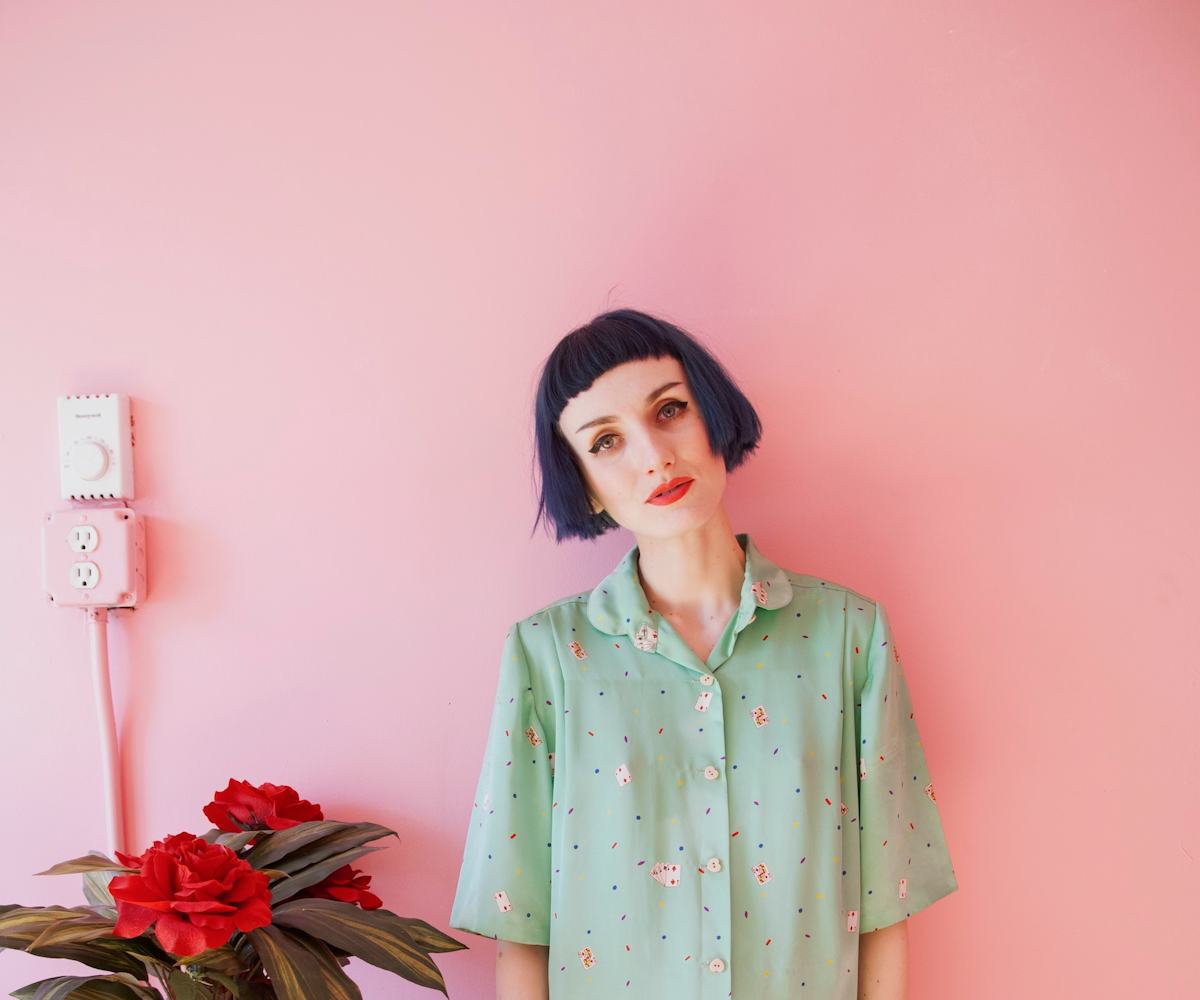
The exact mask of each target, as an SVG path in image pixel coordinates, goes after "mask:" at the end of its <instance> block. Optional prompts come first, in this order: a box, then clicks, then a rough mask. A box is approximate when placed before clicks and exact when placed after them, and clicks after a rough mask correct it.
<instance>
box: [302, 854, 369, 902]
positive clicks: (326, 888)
mask: <svg viewBox="0 0 1200 1000" xmlns="http://www.w3.org/2000/svg"><path fill="white" fill-rule="evenodd" d="M370 884H371V876H370V875H365V874H363V873H362V872H361V871H359V870H358V869H357V868H351V867H350V866H349V865H342V867H341V868H339V869H338V870H337V871H335V872H330V874H329V875H327V876H326V877H325V878H324V879H322V880H321V881H320V882H318V883H317V884H316V885H310V886H308V888H306V889H301V890H300V891H299V892H298V893H296V896H297V897H299V896H316V897H319V898H321V899H336V900H338V901H340V902H343V903H357V904H358V905H359V906H361V907H362V908H363V909H364V910H377V909H379V907H381V906H383V900H382V899H380V898H379V897H378V896H376V895H375V893H373V892H370V891H368V889H367V886H369V885H370Z"/></svg>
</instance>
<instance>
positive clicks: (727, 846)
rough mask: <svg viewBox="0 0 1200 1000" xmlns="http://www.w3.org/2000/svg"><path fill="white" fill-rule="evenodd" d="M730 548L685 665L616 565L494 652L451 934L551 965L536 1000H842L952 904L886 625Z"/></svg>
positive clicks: (633, 570) (874, 609) (849, 999)
mask: <svg viewBox="0 0 1200 1000" xmlns="http://www.w3.org/2000/svg"><path fill="white" fill-rule="evenodd" d="M737 538H738V542H739V544H740V545H741V546H742V548H743V550H744V551H745V553H746V573H745V579H744V582H743V588H742V595H741V603H740V605H739V607H738V610H737V611H736V612H735V613H734V615H733V617H732V618H731V619H730V621H729V622H728V624H727V625H726V628H725V631H724V633H723V635H722V636H721V637H720V639H718V641H717V643H716V645H715V646H714V648H713V650H712V653H711V654H710V655H709V657H708V660H707V661H701V660H700V659H699V657H698V656H697V655H696V654H695V653H694V652H693V651H692V650H691V649H690V648H689V647H688V646H687V645H686V643H684V641H683V640H682V638H681V637H680V636H679V635H678V634H677V633H676V632H675V631H674V629H673V628H672V627H671V625H670V623H669V622H668V621H666V620H665V619H663V618H662V617H661V616H660V615H658V614H657V613H654V612H652V611H651V610H650V609H649V606H648V604H647V601H646V597H645V594H644V592H643V591H642V588H641V584H640V582H639V579H638V575H637V552H638V550H637V547H636V546H635V547H633V548H632V549H630V550H629V551H628V552H627V553H626V554H625V556H624V557H623V558H622V559H621V561H620V562H619V563H618V564H617V566H616V568H615V569H614V570H613V571H612V573H610V574H609V575H608V576H607V577H605V579H604V580H602V581H601V582H600V583H599V584H598V585H597V586H596V587H595V588H594V589H593V590H591V591H589V592H588V593H586V594H581V595H578V596H572V597H567V598H563V599H562V600H559V601H556V602H554V603H553V604H550V605H548V606H547V607H545V608H543V609H541V610H540V611H537V612H535V613H534V614H532V615H529V616H527V617H526V618H523V619H521V620H520V621H518V622H516V623H515V624H514V625H513V627H512V628H511V629H510V630H509V632H508V634H507V636H506V637H505V640H504V649H503V652H502V656H501V662H500V671H499V678H498V682H497V684H496V688H495V700H494V703H493V708H492V717H491V723H490V730H489V733H488V737H487V742H486V745H485V749H484V756H483V763H482V767H481V769H480V772H479V781H478V784H477V786H476V790H475V796H474V801H473V806H472V809H471V818H470V823H469V826H468V829H467V837H466V844H465V847H464V850H463V856H462V866H461V870H460V873H459V879H458V886H457V890H456V893H455V897H454V902H453V905H452V909H451V914H450V920H449V926H450V927H452V928H455V929H458V930H465V931H470V932H473V933H476V934H481V935H484V936H487V937H492V938H504V939H507V940H511V941H519V942H525V943H529V944H543V945H549V949H550V966H549V973H550V997H551V1000H583V998H595V1000H612V998H614V997H620V996H625V997H630V998H641V997H646V996H654V997H655V1000H676V998H678V1000H684V998H687V1000H694V998H701V1000H728V998H730V997H735V996H736V997H755V998H761V1000H783V998H785V997H787V998H792V997H796V996H805V997H810V998H814V1000H855V998H856V997H857V989H858V987H857V978H858V942H859V937H860V935H861V934H864V933H867V932H869V931H872V930H875V929H877V928H879V927H884V926H886V925H888V924H891V923H894V922H896V921H898V920H903V919H905V918H906V917H908V916H910V915H912V914H914V913H916V912H918V911H919V910H921V909H924V908H925V907H926V906H928V905H930V904H931V903H933V902H935V901H937V900H939V899H941V898H942V897H944V896H946V895H948V894H949V893H951V892H953V891H954V890H955V889H957V887H958V883H957V880H956V878H955V875H954V871H953V867H952V865H951V859H950V855H949V852H948V849H947V847H946V841H945V837H944V835H943V830H942V825H941V820H940V817H939V814H938V805H937V798H936V796H935V794H934V788H933V781H932V778H931V776H930V773H929V770H928V767H927V765H926V760H925V754H924V750H923V748H922V745H921V740H920V736H919V734H918V731H917V726H916V721H915V719H914V713H913V706H912V704H911V700H910V698H909V692H908V687H907V684H906V680H905V675H904V671H903V665H902V662H901V659H900V655H899V653H898V651H897V649H896V644H895V640H894V638H893V636H892V634H891V630H890V626H889V623H888V619H887V615H886V612H885V611H884V608H883V607H882V605H880V604H879V603H878V602H875V601H872V600H871V599H870V598H867V597H864V596H863V595H861V594H859V593H856V592H855V591H853V590H851V589H849V588H847V587H844V586H839V585H838V584H835V583H832V582H830V581H828V580H822V579H818V578H816V577H812V576H806V575H803V574H799V573H794V572H790V571H787V570H784V569H781V568H780V567H779V566H777V565H776V564H774V563H773V562H771V561H770V560H769V559H767V558H766V557H765V556H764V555H763V554H762V553H761V552H760V551H759V550H758V548H757V547H756V546H755V545H754V543H753V541H752V540H751V538H750V536H749V535H747V534H739V535H738V536H737Z"/></svg>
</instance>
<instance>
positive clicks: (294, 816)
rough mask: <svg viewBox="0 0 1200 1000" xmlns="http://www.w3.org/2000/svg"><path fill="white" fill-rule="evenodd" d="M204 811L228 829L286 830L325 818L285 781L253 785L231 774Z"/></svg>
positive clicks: (219, 828)
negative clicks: (238, 779) (276, 783)
mask: <svg viewBox="0 0 1200 1000" xmlns="http://www.w3.org/2000/svg"><path fill="white" fill-rule="evenodd" d="M204 815H205V816H207V817H208V819H209V820H211V821H212V824H213V826H215V827H216V828H217V829H218V830H225V831H226V832H228V833H240V832H242V831H243V830H286V829H287V828H288V827H292V826H297V825H298V824H300V823H307V822H310V821H311V820H316V819H324V818H325V815H324V813H322V812H321V807H320V806H319V805H314V804H313V803H311V802H309V801H308V800H307V799H302V798H300V796H299V795H297V794H296V790H295V789H294V788H292V787H291V786H289V785H272V784H271V783H270V782H269V781H267V782H263V784H261V785H258V786H257V787H255V786H254V785H251V784H250V783H249V782H246V781H237V780H236V779H234V778H230V779H229V784H228V785H227V786H226V788H225V790H224V791H223V792H217V793H216V794H215V795H214V796H213V800H212V802H210V803H209V804H208V805H206V806H205V807H204Z"/></svg>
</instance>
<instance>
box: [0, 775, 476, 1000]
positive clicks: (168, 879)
mask: <svg viewBox="0 0 1200 1000" xmlns="http://www.w3.org/2000/svg"><path fill="white" fill-rule="evenodd" d="M204 815H205V816H206V817H207V818H208V819H209V820H210V821H211V822H212V823H213V825H214V829H211V830H209V831H208V832H207V833H206V834H204V835H203V836H196V835H194V834H191V833H187V832H183V833H176V834H173V835H171V836H169V837H166V838H165V839H163V840H156V841H155V842H154V843H153V845H151V846H150V847H149V848H147V849H146V850H145V851H144V852H143V853H142V854H140V855H136V856H135V855H129V854H124V853H122V852H121V851H117V852H115V853H116V855H117V859H116V860H115V861H114V860H113V859H111V858H108V857H106V856H105V855H103V854H101V853H100V852H98V851H92V852H90V853H88V854H85V855H83V856H82V857H79V858H75V859H73V860H71V861H64V862H62V863H61V864H57V865H54V866H53V867H52V868H49V869H47V870H46V871H44V872H38V873H37V874H39V875H66V874H79V875H82V877H83V893H84V896H85V897H86V898H87V900H88V904H87V905H83V906H70V907H64V906H20V905H0V948H13V949H21V950H23V951H27V952H29V953H30V954H33V955H42V956H45V957H46V958H66V959H71V960H73V961H76V962H81V963H83V964H84V965H88V966H90V967H91V968H93V969H99V970H103V972H104V973H105V974H103V975H93V976H57V977H54V978H52V979H45V980H41V981H40V982H36V983H31V984H30V985H28V986H25V987H22V988H21V989H19V990H17V991H15V992H14V993H13V994H11V995H12V996H14V997H18V998H20V1000H65V998H68V997H70V998H73V1000H151V998H157V1000H163V997H164V996H166V997H169V998H171V1000H324V998H329V1000H351V998H353V1000H361V997H362V993H361V992H360V991H359V989H358V987H357V986H356V985H355V984H354V981H353V980H352V979H350V977H349V976H347V975H346V973H345V971H344V969H343V966H346V965H348V964H349V962H350V957H351V956H357V957H358V958H361V959H362V960H363V961H364V962H369V963H370V964H372V965H376V966H378V967H379V968H381V969H387V970H388V971H389V972H392V973H395V974H396V975H398V976H401V977H403V978H404V979H407V980H409V981H410V982H414V983H419V984H420V985H422V986H427V987H430V988H432V989H438V990H441V992H442V993H443V994H445V995H447V996H449V994H446V986H445V983H444V981H443V979H442V975H441V973H440V972H439V971H438V968H437V966H436V965H435V964H434V962H433V960H432V959H431V958H430V954H431V953H433V952H445V951H457V950H459V949H461V948H465V947H466V945H465V944H463V943H462V942H461V941H457V940H455V939H454V938H452V937H449V936H448V935H446V934H443V933H442V932H441V931H439V930H437V929H436V928H435V927H432V926H431V925H430V924H428V923H426V922H425V921H424V920H419V919H417V918H415V917H400V916H397V915H396V914H395V913H393V912H391V911H390V910H387V909H384V907H383V903H382V900H380V898H379V897H378V896H376V895H375V894H374V893H373V892H371V891H370V889H369V888H368V886H369V884H370V880H371V876H370V875H365V874H363V873H362V872H360V871H359V870H358V869H356V868H352V867H351V865H350V862H351V861H354V860H355V859H357V858H359V857H361V856H362V855H364V854H367V853H369V852H371V851H379V850H383V848H382V847H367V846H364V845H366V844H368V843H370V842H371V841H373V840H379V839H380V838H382V837H386V836H389V835H391V836H397V837H398V835H397V834H396V833H395V831H394V830H389V829H387V828H386V827H382V826H378V825H376V824H374V823H342V822H338V821H335V820H327V819H325V818H324V814H323V813H322V811H321V808H320V806H319V805H315V804H313V803H311V802H308V801H307V800H304V799H301V798H300V797H299V795H297V793H296V792H295V790H294V789H292V788H291V787H289V786H288V785H273V784H271V783H270V782H267V783H264V784H262V785H257V786H256V785H251V784H249V783H248V782H245V781H237V780H234V779H232V778H231V779H230V780H229V784H228V785H227V786H226V788H225V789H224V791H219V792H217V793H216V794H215V795H214V796H213V799H212V801H211V802H209V804H208V805H206V806H205V807H204ZM156 983H157V985H155V984H156Z"/></svg>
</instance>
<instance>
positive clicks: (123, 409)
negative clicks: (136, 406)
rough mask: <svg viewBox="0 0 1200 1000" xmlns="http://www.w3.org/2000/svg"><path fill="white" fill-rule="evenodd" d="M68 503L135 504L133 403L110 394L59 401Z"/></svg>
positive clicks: (61, 456)
mask: <svg viewBox="0 0 1200 1000" xmlns="http://www.w3.org/2000/svg"><path fill="white" fill-rule="evenodd" d="M58 451H59V467H60V473H61V474H60V483H61V489H62V498H63V499H64V500H132V499H133V498H134V497H133V417H132V415H131V413H130V408H129V397H128V396H126V395H124V394H123V393H115V392H105V393H98V394H95V395H85V396H59V397H58Z"/></svg>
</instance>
